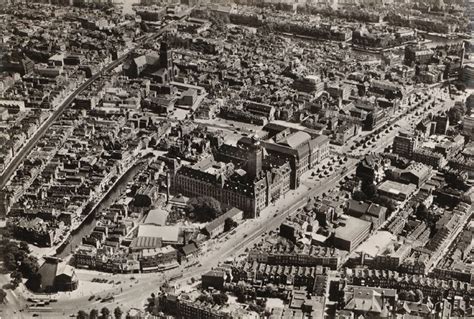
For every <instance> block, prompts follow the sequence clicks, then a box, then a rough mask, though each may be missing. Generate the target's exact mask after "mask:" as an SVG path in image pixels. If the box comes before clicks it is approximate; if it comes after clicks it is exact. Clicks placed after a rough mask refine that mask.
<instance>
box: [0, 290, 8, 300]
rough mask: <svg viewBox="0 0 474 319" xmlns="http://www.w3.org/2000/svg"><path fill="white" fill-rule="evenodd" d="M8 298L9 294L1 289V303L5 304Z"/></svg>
mask: <svg viewBox="0 0 474 319" xmlns="http://www.w3.org/2000/svg"><path fill="white" fill-rule="evenodd" d="M6 297H7V293H6V292H5V290H3V289H1V288H0V303H4V302H5V298H6Z"/></svg>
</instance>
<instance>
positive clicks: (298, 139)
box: [280, 131, 311, 149]
mask: <svg viewBox="0 0 474 319" xmlns="http://www.w3.org/2000/svg"><path fill="white" fill-rule="evenodd" d="M310 140H311V136H310V135H309V134H308V133H305V132H302V131H298V132H296V133H293V134H291V135H290V136H288V137H287V138H286V139H285V140H284V141H282V142H281V143H280V144H282V145H286V146H289V147H291V148H294V149H295V148H297V147H298V146H300V145H301V144H303V143H305V142H308V141H310Z"/></svg>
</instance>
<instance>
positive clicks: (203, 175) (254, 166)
mask: <svg viewBox="0 0 474 319" xmlns="http://www.w3.org/2000/svg"><path fill="white" fill-rule="evenodd" d="M275 130H276V131H279V132H278V133H276V131H275ZM260 133H261V134H259V135H260V137H256V136H254V137H245V138H242V139H241V140H240V141H239V143H238V145H237V146H232V145H228V144H221V145H219V146H218V147H217V148H216V149H215V151H214V153H213V155H212V156H210V157H208V158H205V159H203V160H201V161H199V162H197V163H195V164H178V163H177V162H175V165H174V167H172V169H171V170H170V175H171V176H170V182H171V190H172V191H173V192H174V193H181V194H183V195H185V196H190V197H192V196H212V197H214V198H216V199H217V200H219V201H220V202H222V203H224V204H227V205H230V206H234V207H237V208H239V209H242V210H243V211H244V213H245V216H246V217H247V218H253V217H255V216H258V215H259V213H260V212H261V211H262V210H263V209H264V208H265V207H267V206H268V205H270V204H271V203H272V202H273V201H276V200H277V199H279V198H280V197H282V196H284V194H285V193H287V192H288V191H289V190H290V189H295V188H297V187H298V186H299V184H300V182H299V181H300V177H301V175H302V174H303V173H305V172H306V171H308V170H309V169H311V168H312V167H313V166H314V165H316V164H317V163H319V162H320V161H321V160H322V159H324V158H325V157H327V155H328V154H329V140H328V138H327V137H326V136H323V135H319V136H316V135H314V136H311V135H310V134H309V133H306V132H302V131H296V132H295V131H294V130H290V129H284V128H283V129H282V127H279V126H278V127H276V126H274V125H273V126H272V125H270V126H267V127H265V128H264V131H262V132H260ZM275 133H276V134H275Z"/></svg>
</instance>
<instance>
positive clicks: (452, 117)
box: [448, 104, 466, 124]
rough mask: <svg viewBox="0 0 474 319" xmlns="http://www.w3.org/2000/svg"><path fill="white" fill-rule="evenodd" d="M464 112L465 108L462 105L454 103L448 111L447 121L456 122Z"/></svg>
mask: <svg viewBox="0 0 474 319" xmlns="http://www.w3.org/2000/svg"><path fill="white" fill-rule="evenodd" d="M465 113H466V109H465V107H464V105H462V104H456V105H454V106H453V107H452V108H451V109H449V111H448V118H449V121H450V122H451V123H453V124H456V123H458V122H459V121H461V120H462V118H463V116H464V114H465Z"/></svg>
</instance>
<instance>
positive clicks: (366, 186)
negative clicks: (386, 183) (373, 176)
mask: <svg viewBox="0 0 474 319" xmlns="http://www.w3.org/2000/svg"><path fill="white" fill-rule="evenodd" d="M361 191H362V192H363V193H364V194H365V195H366V196H367V198H368V199H371V198H373V197H374V196H375V195H376V194H377V187H376V186H375V185H374V183H373V182H370V181H362V185H361Z"/></svg>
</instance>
